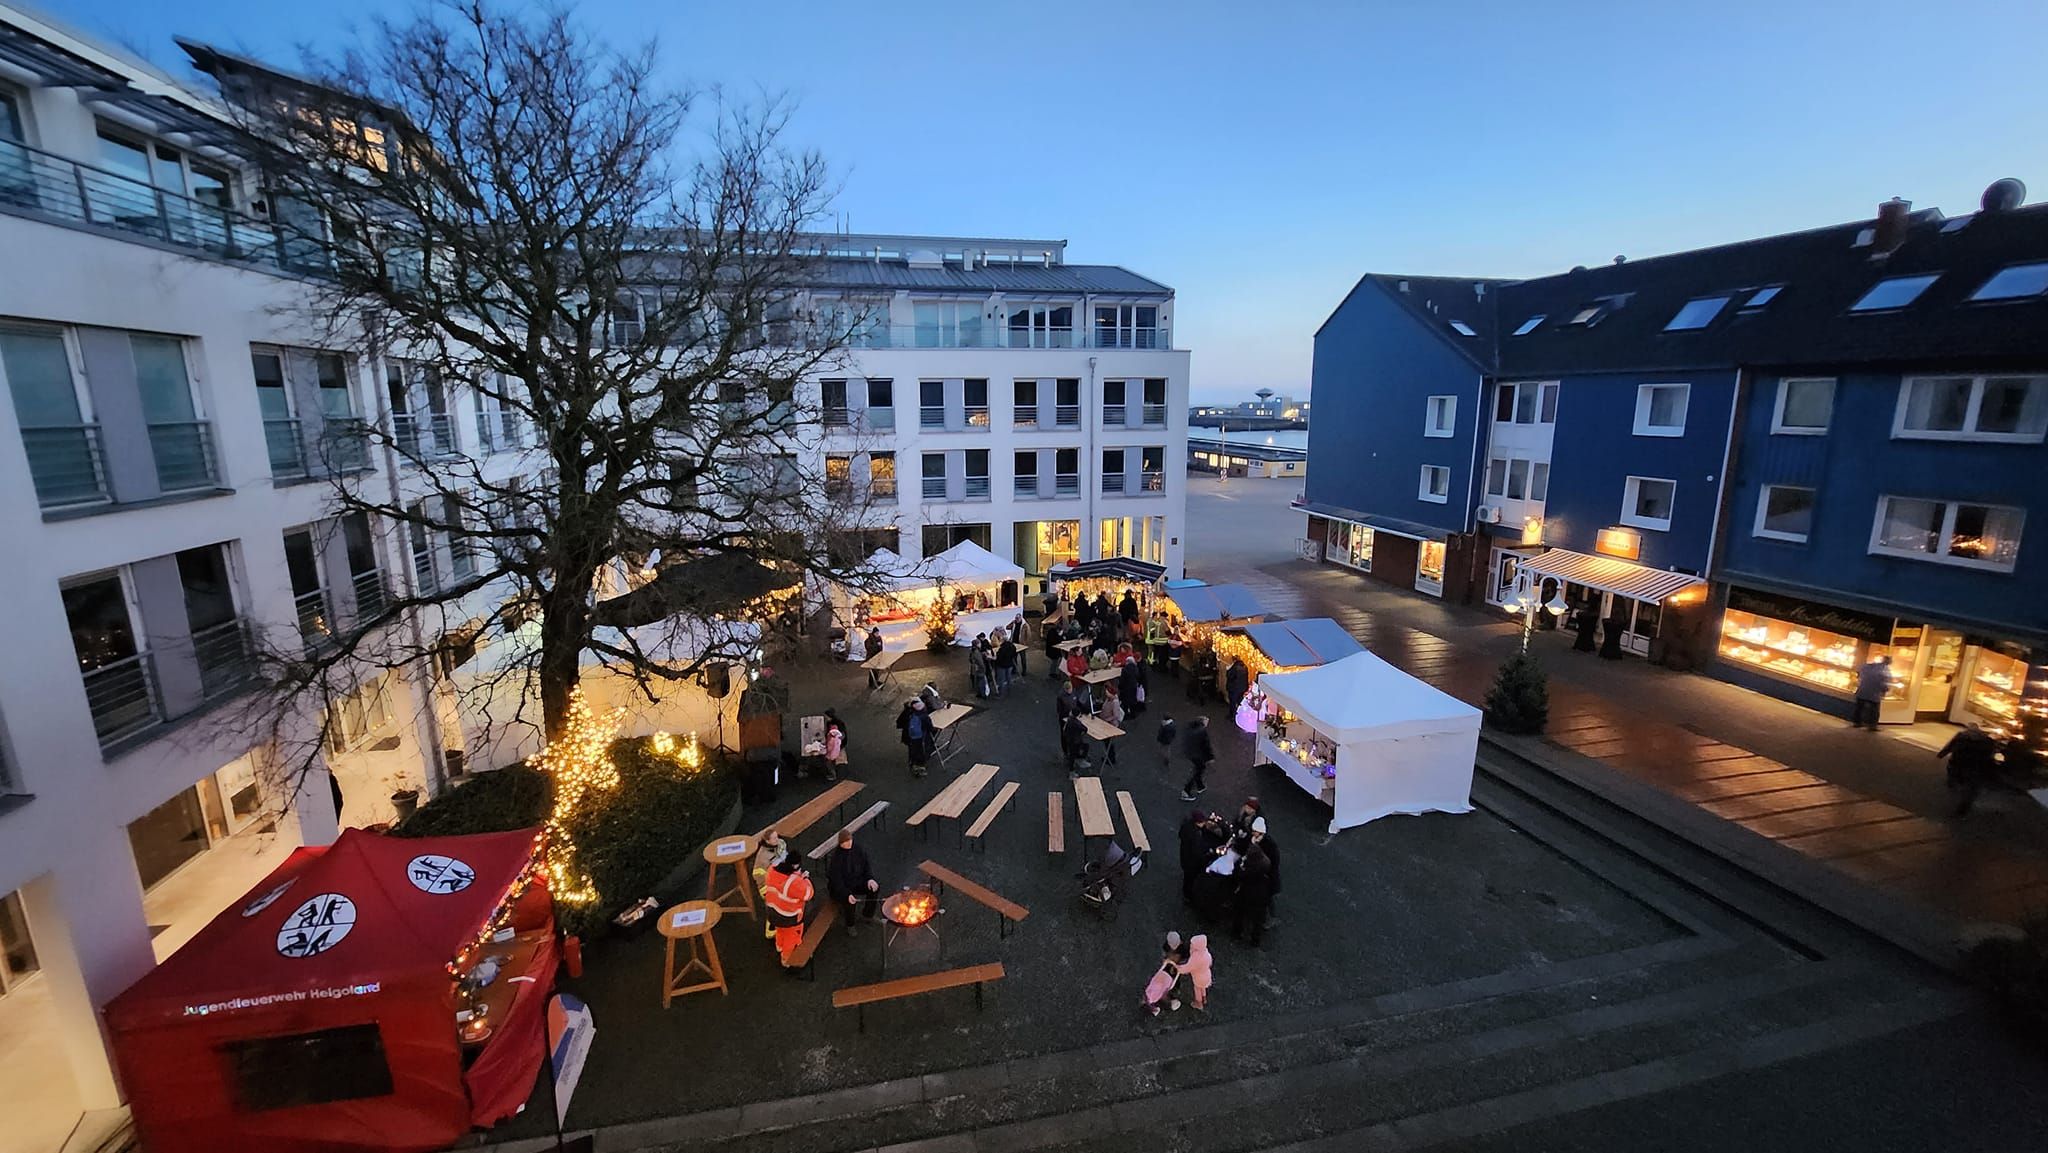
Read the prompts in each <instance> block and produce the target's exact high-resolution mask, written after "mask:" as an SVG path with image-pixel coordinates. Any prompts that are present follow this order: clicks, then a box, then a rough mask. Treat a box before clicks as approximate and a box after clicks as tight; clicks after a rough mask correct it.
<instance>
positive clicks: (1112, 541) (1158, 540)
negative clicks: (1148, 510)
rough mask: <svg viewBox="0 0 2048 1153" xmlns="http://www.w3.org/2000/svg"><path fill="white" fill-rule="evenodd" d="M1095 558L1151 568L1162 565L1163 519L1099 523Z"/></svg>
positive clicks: (1112, 519) (1119, 518) (1126, 518)
mask: <svg viewBox="0 0 2048 1153" xmlns="http://www.w3.org/2000/svg"><path fill="white" fill-rule="evenodd" d="M1100 543H1101V546H1102V547H1101V551H1100V552H1099V553H1097V554H1096V555H1098V556H1105V557H1110V556H1127V557H1133V558H1136V559H1138V560H1142V561H1149V562H1151V563H1152V564H1164V563H1166V518H1165V517H1163V516H1111V517H1104V518H1103V519H1102V536H1101V541H1100Z"/></svg>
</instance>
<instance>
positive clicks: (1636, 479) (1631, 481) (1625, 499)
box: [1620, 474, 1678, 532]
mask: <svg viewBox="0 0 2048 1153" xmlns="http://www.w3.org/2000/svg"><path fill="white" fill-rule="evenodd" d="M1643 481H1654V482H1656V483H1658V484H1668V485H1670V486H1671V511H1670V513H1669V515H1667V516H1665V517H1664V518H1663V519H1662V520H1659V519H1657V518H1655V517H1647V516H1643V515H1641V514H1640V513H1638V512H1636V504H1637V502H1638V501H1639V500H1640V499H1641V493H1642V482H1643ZM1677 516H1678V480H1677V478H1675V477H1668V476H1636V475H1634V474H1630V475H1629V476H1628V477H1626V478H1625V479H1624V480H1623V481H1622V486H1621V522H1620V523H1622V524H1625V525H1627V526H1628V527H1630V528H1639V529H1646V530H1648V531H1650V532H1670V531H1671V523H1672V521H1673V520H1675V519H1676V518H1677Z"/></svg>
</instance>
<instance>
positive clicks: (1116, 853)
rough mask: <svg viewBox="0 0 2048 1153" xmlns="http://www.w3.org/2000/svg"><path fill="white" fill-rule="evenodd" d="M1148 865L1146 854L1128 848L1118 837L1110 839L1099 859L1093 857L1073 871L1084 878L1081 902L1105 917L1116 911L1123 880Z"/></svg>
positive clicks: (1080, 877) (1078, 876)
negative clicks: (1086, 863) (1126, 848)
mask: <svg viewBox="0 0 2048 1153" xmlns="http://www.w3.org/2000/svg"><path fill="white" fill-rule="evenodd" d="M1144 867H1145V854H1143V853H1132V852H1126V851H1125V850H1124V847H1123V846H1122V845H1120V844H1118V843H1116V842H1115V841H1111V842H1110V843H1109V850H1108V851H1107V852H1105V853H1104V854H1103V855H1102V859H1101V860H1100V861H1090V862H1088V866H1087V867H1086V868H1084V869H1082V870H1081V871H1080V872H1078V873H1075V874H1074V878H1075V879H1076V880H1078V881H1080V882H1081V902H1082V903H1083V904H1085V905H1087V906H1088V907H1089V908H1091V909H1094V910H1095V911H1096V912H1097V913H1100V914H1102V915H1103V916H1106V917H1113V916H1115V915H1116V905H1117V898H1118V897H1119V896H1120V895H1121V894H1122V892H1123V887H1124V882H1125V881H1126V880H1127V879H1129V878H1131V877H1135V876H1137V875H1138V870H1140V869H1143V868H1144Z"/></svg>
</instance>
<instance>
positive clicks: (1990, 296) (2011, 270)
mask: <svg viewBox="0 0 2048 1153" xmlns="http://www.w3.org/2000/svg"><path fill="white" fill-rule="evenodd" d="M2043 292H2048V261H2040V262H2037V263H2034V264H2014V265H2010V266H2008V267H2005V268H2001V269H1999V270H1998V273H1997V275H1995V276H1993V277H1992V278H1991V279H1989V280H1987V281H1985V282H1984V284H1983V287H1981V288H1979V289H1977V291H1975V292H1973V293H1971V294H1970V299H1971V300H2019V299H2022V298H2024V297H2028V296H2039V295H2041V294H2042V293H2043Z"/></svg>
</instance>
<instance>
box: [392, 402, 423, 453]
mask: <svg viewBox="0 0 2048 1153" xmlns="http://www.w3.org/2000/svg"><path fill="white" fill-rule="evenodd" d="M391 443H392V444H393V445H395V446H397V448H398V451H399V453H400V454H401V455H403V456H418V455H419V454H420V422H419V418H418V417H415V416H414V415H413V414H411V413H409V412H394V413H392V414H391Z"/></svg>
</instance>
